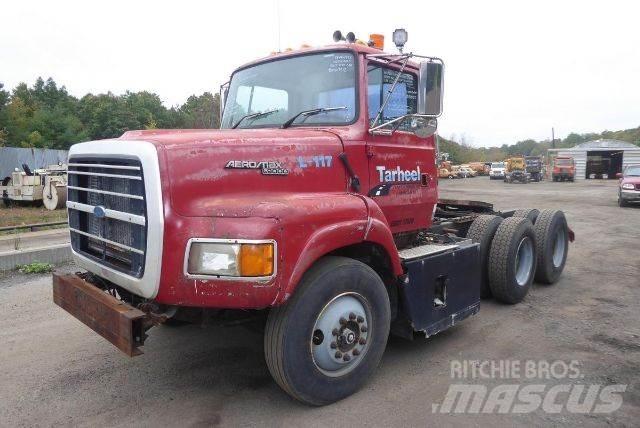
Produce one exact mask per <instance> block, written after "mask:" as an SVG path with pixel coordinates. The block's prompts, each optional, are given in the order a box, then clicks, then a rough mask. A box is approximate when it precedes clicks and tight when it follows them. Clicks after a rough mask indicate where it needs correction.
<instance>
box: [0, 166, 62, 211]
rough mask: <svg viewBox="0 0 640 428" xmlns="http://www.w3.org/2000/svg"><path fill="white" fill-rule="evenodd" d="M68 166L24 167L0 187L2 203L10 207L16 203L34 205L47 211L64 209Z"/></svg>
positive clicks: (6, 178)
mask: <svg viewBox="0 0 640 428" xmlns="http://www.w3.org/2000/svg"><path fill="white" fill-rule="evenodd" d="M66 186H67V165H63V164H60V165H49V166H48V167H46V168H41V169H36V170H33V171H32V170H31V168H29V166H28V165H26V164H23V165H22V171H20V170H18V169H17V168H16V171H14V172H13V173H11V176H9V177H5V178H4V179H3V180H2V185H1V186H0V194H2V202H3V203H4V205H5V206H7V207H9V206H11V205H13V204H16V203H24V202H28V203H32V204H36V205H42V204H44V206H45V207H46V208H47V209H50V210H55V209H58V208H63V207H64V206H65V202H66V201H67V188H66Z"/></svg>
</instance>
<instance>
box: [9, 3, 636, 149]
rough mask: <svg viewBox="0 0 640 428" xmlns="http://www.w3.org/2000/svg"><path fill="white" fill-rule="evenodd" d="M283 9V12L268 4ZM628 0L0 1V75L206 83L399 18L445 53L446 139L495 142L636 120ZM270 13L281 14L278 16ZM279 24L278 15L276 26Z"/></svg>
mask: <svg viewBox="0 0 640 428" xmlns="http://www.w3.org/2000/svg"><path fill="white" fill-rule="evenodd" d="M278 11H279V12H278ZM639 16H640V3H639V2H636V1H618V0H608V1H604V2H603V1H593V2H592V1H570V0H565V1H558V0H556V1H544V0H537V1H462V0H459V1H446V2H445V1H442V2H428V1H405V2H404V3H400V2H389V1H376V0H367V1H366V2H359V1H351V2H345V1H332V2H318V1H302V0H298V1H296V0H264V1H257V0H256V1H243V0H235V1H225V2H218V1H212V0H211V1H204V0H202V1H195V0H182V1H180V2H175V1H171V2H169V1H167V2H165V1H159V0H155V1H142V0H128V1H120V0H110V1H103V2H94V1H86V0H85V1H65V0H58V1H32V0H8V1H4V2H2V4H1V5H0V82H2V83H4V85H5V88H12V87H14V86H15V85H16V84H18V83H20V82H27V83H29V84H33V82H34V81H35V79H36V78H37V77H38V76H42V77H44V78H47V77H52V78H53V79H54V80H55V81H56V82H57V83H59V84H61V85H64V86H66V88H67V90H68V91H69V92H70V93H71V94H72V95H75V96H78V97H81V96H83V95H84V94H86V93H88V92H91V93H103V92H107V91H111V92H113V93H116V94H120V93H123V92H124V91H126V90H131V91H140V90H148V91H152V92H155V93H157V94H158V95H159V96H160V97H161V98H162V100H163V102H164V103H165V105H167V106H172V105H178V104H181V103H183V102H184V101H185V100H186V98H187V97H188V96H189V95H191V94H201V93H202V92H205V91H210V92H216V91H218V88H219V86H220V84H222V83H224V82H225V81H227V80H228V76H229V75H230V74H231V72H232V71H233V70H234V69H235V68H236V67H238V66H239V65H241V64H243V63H245V62H248V61H251V60H253V59H256V58H260V57H263V56H266V55H268V54H269V53H270V52H272V51H276V50H278V48H280V49H285V48H287V47H292V48H297V47H299V46H300V45H302V44H310V45H312V46H321V45H325V44H329V43H331V42H332V38H331V36H332V33H333V31H334V30H336V29H339V30H341V31H342V32H343V33H347V32H349V31H353V32H354V33H355V34H356V36H357V37H358V38H362V39H365V40H366V39H368V34H370V33H383V34H384V35H385V37H386V42H387V43H386V48H387V50H389V51H394V50H395V48H394V47H393V46H391V33H392V32H393V30H394V29H395V28H401V27H402V28H406V29H407V31H408V33H409V40H408V43H407V45H406V47H405V52H406V51H412V52H415V53H418V54H423V55H432V56H438V57H441V58H443V59H444V61H445V67H446V68H445V101H444V114H443V116H442V118H441V119H440V122H439V133H440V135H442V136H443V137H447V138H448V137H451V136H455V138H456V139H457V140H461V139H463V140H464V141H465V142H467V143H469V144H472V145H473V146H478V147H480V146H499V145H502V144H512V143H515V142H516V141H519V140H523V139H527V138H533V139H538V140H541V139H545V138H550V136H551V128H552V127H554V128H555V131H556V138H559V137H564V136H566V135H567V134H568V133H569V132H579V133H585V132H601V131H603V130H605V129H608V130H619V129H626V128H635V127H637V126H640V28H639V27H638V17H639ZM278 18H279V19H278ZM278 22H279V23H280V24H279V25H278Z"/></svg>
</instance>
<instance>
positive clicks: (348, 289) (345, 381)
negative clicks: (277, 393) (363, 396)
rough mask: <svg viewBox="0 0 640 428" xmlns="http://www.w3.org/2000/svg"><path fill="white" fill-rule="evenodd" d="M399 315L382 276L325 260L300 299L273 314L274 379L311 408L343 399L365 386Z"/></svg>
mask: <svg viewBox="0 0 640 428" xmlns="http://www.w3.org/2000/svg"><path fill="white" fill-rule="evenodd" d="M390 317H391V310H390V305H389V297H388V294H387V291H386V289H385V286H384V284H383V282H382V280H381V278H380V277H379V276H378V274H376V272H375V271H374V270H373V269H371V268H370V267H369V266H367V265H365V264H364V263H361V262H359V261H357V260H353V259H349V258H345V257H325V258H323V259H321V260H320V261H319V262H318V263H316V265H314V266H313V267H312V268H311V269H310V270H309V271H308V272H307V273H306V274H305V275H304V278H303V279H302V281H301V283H300V285H299V286H298V289H297V290H296V292H295V294H294V295H293V297H292V298H291V299H290V300H289V301H288V302H287V303H285V304H284V305H282V306H279V307H277V308H274V309H272V310H271V312H270V313H269V317H268V319H267V325H266V330H265V336H264V345H265V358H266V361H267V366H268V368H269V371H270V372H271V375H272V376H273V378H274V380H275V381H276V382H277V383H278V385H280V387H281V388H282V389H283V390H284V391H285V392H287V393H288V394H289V395H291V396H292V397H293V398H295V399H297V400H299V401H301V402H303V403H306V404H310V405H316V406H319V405H325V404H329V403H333V402H335V401H338V400H341V399H343V398H345V397H347V396H349V395H351V394H353V393H354V392H356V391H357V390H358V389H360V388H361V387H362V385H364V383H365V382H366V381H367V379H368V378H369V376H370V375H371V374H372V373H373V371H374V370H375V369H376V367H377V366H378V364H379V362H380V359H381V358H382V354H383V353H384V349H385V347H386V343H387V337H388V336H389V325H390Z"/></svg>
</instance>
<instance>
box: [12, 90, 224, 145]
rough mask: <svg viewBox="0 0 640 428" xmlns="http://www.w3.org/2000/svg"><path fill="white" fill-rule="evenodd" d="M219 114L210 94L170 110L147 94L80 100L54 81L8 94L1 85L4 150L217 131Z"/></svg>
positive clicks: (217, 102) (215, 98) (216, 101)
mask: <svg viewBox="0 0 640 428" xmlns="http://www.w3.org/2000/svg"><path fill="white" fill-rule="evenodd" d="M219 111H220V97H219V95H218V94H211V93H210V92H205V93H203V94H202V95H192V96H190V97H189V98H188V99H187V100H186V102H185V103H184V104H182V105H180V106H174V107H170V108H167V107H165V106H164V105H163V104H162V101H161V100H160V97H159V96H158V95H157V94H154V93H151V92H148V91H141V92H126V93H124V94H122V95H115V94H113V93H111V92H108V93H106V94H97V95H94V94H87V95H85V96H83V97H82V98H79V99H78V98H76V97H74V96H72V95H70V94H69V93H68V92H67V89H66V88H65V87H64V86H59V85H58V84H57V83H56V82H55V81H54V80H53V79H51V78H49V79H47V80H44V79H42V78H38V79H37V80H36V82H35V83H34V84H33V86H28V85H27V84H26V83H20V84H19V85H18V86H16V87H15V88H14V89H13V90H11V91H10V92H9V91H8V90H6V89H5V88H4V85H3V84H2V83H1V82H0V147H2V146H7V147H9V146H11V147H37V148H51V149H68V148H69V147H70V146H71V145H72V144H74V143H77V142H81V141H88V140H96V139H102V138H114V137H119V136H120V135H122V133H124V132H125V131H128V130H133V129H155V128H183V129H187V128H191V129H193V128H212V127H213V128H217V127H218V126H219V124H220V122H219Z"/></svg>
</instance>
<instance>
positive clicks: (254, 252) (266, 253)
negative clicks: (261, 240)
mask: <svg viewBox="0 0 640 428" xmlns="http://www.w3.org/2000/svg"><path fill="white" fill-rule="evenodd" d="M273 253H274V251H273V244H272V243H267V244H242V245H241V246H240V276H271V275H273V263H274V260H273Z"/></svg>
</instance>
